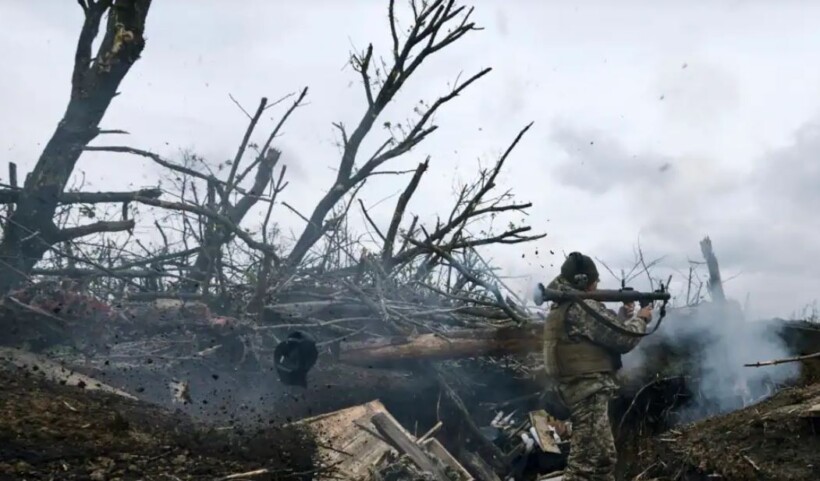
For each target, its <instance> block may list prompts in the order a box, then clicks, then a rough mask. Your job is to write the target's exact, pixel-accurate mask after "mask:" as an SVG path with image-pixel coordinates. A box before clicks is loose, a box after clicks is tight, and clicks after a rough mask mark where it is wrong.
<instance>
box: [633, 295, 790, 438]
mask: <svg viewBox="0 0 820 481" xmlns="http://www.w3.org/2000/svg"><path fill="white" fill-rule="evenodd" d="M661 353H666V354H669V353H673V355H672V356H671V357H666V356H662V357H666V358H667V359H672V361H671V362H670V364H669V365H665V366H663V367H662V368H661V367H659V366H658V365H654V361H653V360H655V359H658V358H659V355H661ZM790 355H792V354H791V353H790V352H789V350H788V348H787V346H786V345H785V343H784V341H783V340H782V339H781V338H780V336H779V335H778V332H777V326H776V325H774V324H773V323H770V322H765V321H747V320H746V319H745V317H744V315H743V311H742V310H741V308H740V306H739V305H738V304H737V303H736V302H734V301H728V302H726V303H705V304H702V305H700V306H698V307H696V308H686V309H680V310H675V311H672V312H670V314H669V316H667V319H666V320H664V321H663V325H662V326H661V328H660V329H659V330H658V331H657V332H656V333H655V334H653V335H652V336H649V337H648V338H646V339H644V340H643V341H642V342H641V344H640V345H639V346H638V347H637V348H636V349H635V350H634V351H633V352H631V353H629V354H628V355H626V356H625V357H624V372H625V373H626V375H627V376H628V377H633V376H634V377H639V378H642V379H646V378H647V377H648V376H647V375H652V374H656V373H657V374H660V375H661V376H672V375H685V376H688V379H687V386H689V387H690V390H691V391H692V399H691V401H690V402H689V403H688V404H687V405H686V406H685V407H684V408H683V410H682V411H680V412H679V413H678V414H679V416H680V421H682V422H690V421H695V420H698V419H701V418H704V417H708V416H713V415H717V414H722V413H726V412H730V411H734V410H736V409H740V408H743V407H744V406H747V405H749V404H752V403H755V402H758V401H760V400H762V399H764V398H766V397H768V396H769V395H771V394H772V393H773V392H774V390H775V389H776V386H777V385H779V384H782V383H785V382H787V381H789V380H790V379H791V378H793V377H794V376H796V375H797V374H799V368H798V366H797V365H795V364H780V365H775V366H765V367H745V366H744V364H749V363H754V362H758V361H765V360H769V359H778V358H783V357H788V356H790ZM660 369H665V370H668V371H670V372H664V373H658V371H659V370H660Z"/></svg>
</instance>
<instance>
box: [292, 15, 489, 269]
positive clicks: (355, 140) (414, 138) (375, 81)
mask: <svg viewBox="0 0 820 481" xmlns="http://www.w3.org/2000/svg"><path fill="white" fill-rule="evenodd" d="M410 3H411V7H412V11H413V23H412V26H411V27H410V29H409V33H408V34H407V38H405V39H404V40H402V39H400V38H399V33H398V31H399V28H398V26H397V23H396V17H395V15H394V4H395V1H394V0H391V1H390V7H389V19H390V31H391V33H392V39H393V48H392V52H391V62H390V63H389V66H388V65H383V67H382V68H379V67H378V65H376V63H375V62H374V57H373V45H369V46H368V47H367V49H366V50H365V52H364V53H363V54H358V55H354V56H353V57H352V59H351V61H352V64H353V66H354V68H355V69H356V70H357V71H358V72H359V73H360V75H361V77H362V83H363V87H364V94H365V99H366V101H367V104H366V108H365V112H364V114H363V115H362V118H361V119H360V120H359V123H358V125H357V126H356V128H355V129H354V130H353V131H352V133H350V135H348V132H347V129H346V128H345V127H344V125H342V124H341V123H340V124H336V127H337V128H338V130H339V132H340V134H341V137H342V148H343V152H342V158H341V161H340V163H339V170H338V173H337V175H336V179H335V180H334V182H333V185H332V186H331V188H330V190H329V191H328V192H327V193H326V194H325V195H324V197H322V199H321V200H319V202H318V203H317V204H316V207H315V208H314V209H313V212H312V213H311V214H310V216H309V217H308V219H307V224H306V225H305V228H304V230H303V231H302V233H301V234H300V235H299V236H298V238H297V240H296V243H295V245H294V246H293V249H292V250H291V251H290V253H289V254H288V256H287V258H286V259H285V263H286V265H287V266H288V267H290V268H291V269H292V268H294V267H295V266H297V265H298V264H299V263H300V262H301V261H302V259H303V258H304V257H305V255H306V254H307V253H308V251H309V250H310V249H311V247H313V245H314V244H315V243H316V242H317V241H318V240H319V239H321V238H322V236H323V234H324V233H325V232H326V231H327V230H328V229H331V228H332V227H333V226H334V225H335V222H337V221H338V219H331V220H330V221H326V217H327V215H328V213H330V212H331V210H332V209H333V207H334V206H335V205H336V204H337V203H338V202H339V201H340V200H341V199H342V198H343V197H344V196H345V195H346V194H347V193H348V192H350V191H351V190H353V189H354V188H356V187H357V186H358V185H360V184H361V183H363V182H365V181H366V180H367V178H368V177H370V176H371V175H372V174H373V173H374V171H375V170H376V169H377V168H378V167H380V166H381V165H383V164H384V163H385V162H387V161H389V160H391V159H394V158H396V157H398V156H400V155H402V154H404V153H406V152H408V151H409V150H411V149H412V148H413V147H415V146H416V145H418V144H419V143H420V142H421V141H423V140H424V139H425V138H426V137H427V136H428V135H430V134H431V133H433V132H434V131H435V130H436V129H437V126H436V125H434V124H432V117H433V114H435V112H436V111H437V110H438V109H439V108H440V107H441V106H442V105H444V104H445V103H447V102H449V101H450V100H452V99H454V98H455V97H456V96H458V95H459V94H460V93H461V92H463V91H464V89H466V88H467V87H468V86H469V85H470V84H472V83H473V82H475V81H476V80H478V79H479V78H481V77H483V76H484V75H486V74H487V73H489V72H490V70H491V69H489V68H486V69H484V70H481V71H480V72H478V73H476V74H475V75H473V76H472V77H470V78H468V79H467V80H465V81H462V82H460V83H457V84H456V85H455V86H454V88H453V89H452V91H450V92H449V93H448V94H446V95H443V96H441V97H439V98H438V99H437V100H436V101H435V102H433V103H432V104H431V105H430V106H429V107H427V108H426V109H424V110H423V111H422V112H421V114H420V117H419V118H418V119H417V120H416V121H415V122H411V123H410V125H409V126H408V128H407V129H401V130H402V132H403V133H402V134H400V135H398V136H392V137H391V138H389V139H387V140H386V141H385V142H383V143H382V145H381V146H380V147H379V148H378V149H377V150H376V151H375V152H374V153H373V154H372V155H371V156H370V157H369V158H368V159H367V160H366V161H365V162H364V163H362V164H360V165H357V160H358V158H359V149H360V147H361V145H362V142H363V141H364V139H365V137H366V136H367V135H368V134H369V133H370V131H371V129H372V127H373V125H375V123H376V121H377V120H378V118H379V116H380V114H381V113H382V112H383V111H384V109H385V107H386V106H387V105H388V104H389V103H390V101H391V100H393V98H394V97H395V96H396V94H397V93H398V92H399V90H400V89H401V87H402V86H403V85H404V84H405V83H406V82H407V81H408V80H409V78H410V77H411V76H412V75H413V73H415V72H416V71H417V70H418V68H419V66H421V64H422V63H423V62H424V61H425V60H426V59H427V58H428V57H430V56H431V55H433V54H434V53H436V52H438V51H439V50H441V49H443V48H445V47H447V46H448V45H451V44H452V43H453V42H455V41H457V40H458V39H460V38H461V37H463V36H464V35H466V34H467V33H468V32H470V31H473V30H476V27H475V24H474V23H472V22H471V21H470V15H471V13H472V9H466V8H465V7H463V6H461V7H457V6H456V5H455V0H448V1H444V0H436V1H433V2H418V1H416V0H413V1H411V2H410ZM374 90H375V92H374Z"/></svg>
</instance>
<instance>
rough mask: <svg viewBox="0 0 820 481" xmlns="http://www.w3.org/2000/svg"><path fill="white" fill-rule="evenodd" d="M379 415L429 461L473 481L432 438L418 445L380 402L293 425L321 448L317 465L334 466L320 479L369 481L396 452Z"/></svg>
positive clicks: (465, 480) (318, 452)
mask: <svg viewBox="0 0 820 481" xmlns="http://www.w3.org/2000/svg"><path fill="white" fill-rule="evenodd" d="M376 415H379V416H378V418H379V419H383V420H386V421H384V423H386V424H389V425H390V426H393V427H394V428H395V429H396V430H398V431H400V432H401V433H402V434H403V435H404V436H405V437H406V438H407V439H409V440H410V441H411V443H412V444H413V445H414V446H416V447H417V448H418V449H419V450H422V449H426V450H428V453H425V456H427V459H428V460H429V459H430V458H431V457H433V458H436V460H437V461H438V462H440V463H441V465H443V466H446V467H447V468H449V469H452V470H453V471H454V472H455V473H458V475H459V478H460V479H462V480H463V481H472V479H473V478H472V476H470V473H469V472H468V471H467V470H466V469H464V466H462V465H461V464H459V462H458V461H457V460H456V459H455V458H454V457H453V456H452V455H450V453H448V452H447V450H446V449H445V448H444V446H442V445H441V443H439V442H438V441H437V440H436V439H432V438H430V439H427V440H426V441H423V442H422V443H419V442H418V441H417V440H416V438H415V437H414V436H413V435H412V434H410V433H409V432H408V431H407V430H406V429H404V427H402V426H401V424H399V422H398V421H397V420H396V419H395V418H394V417H393V416H392V415H391V414H390V413H389V412H388V411H387V409H386V408H385V407H384V405H383V404H382V403H381V402H380V401H378V400H374V401H370V402H368V403H366V404H361V405H358V406H353V407H350V408H347V409H342V410H340V411H336V412H332V413H327V414H323V415H319V416H315V417H312V418H307V419H302V420H300V421H297V422H295V423H293V425H300V426H304V427H306V428H307V429H308V430H309V431H310V432H311V433H312V434H313V435H314V437H315V439H316V441H317V447H318V449H317V454H318V461H317V464H321V465H322V466H333V467H334V469H333V472H332V475H331V473H330V472H329V471H328V470H324V469H320V470H318V473H317V476H319V478H318V479H331V478H332V479H334V480H338V479H345V480H361V479H367V478H368V477H369V476H370V471H371V469H373V468H374V467H375V466H378V465H379V463H380V461H381V460H382V459H383V458H384V457H385V456H386V455H387V454H388V453H389V452H390V451H392V450H394V447H393V445H392V442H391V441H390V440H389V438H388V437H387V436H386V435H385V434H384V433H381V431H379V429H378V427H377V426H376V425H375V424H374V422H373V418H374V416H376ZM433 429H435V427H434V428H433ZM431 431H433V430H431ZM428 433H429V432H428ZM429 436H432V434H429ZM429 436H428V438H429ZM399 452H402V451H399ZM422 452H423V451H422ZM413 461H414V462H415V460H413ZM431 462H434V461H432V460H431ZM421 469H424V468H421ZM439 470H441V468H439ZM326 471H327V472H326ZM448 479H449V478H448Z"/></svg>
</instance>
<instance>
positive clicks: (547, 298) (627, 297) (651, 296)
mask: <svg viewBox="0 0 820 481" xmlns="http://www.w3.org/2000/svg"><path fill="white" fill-rule="evenodd" d="M538 291H539V293H540V299H539V298H536V299H535V303H536V304H537V305H539V306H540V305H541V304H543V303H544V302H557V303H561V302H567V301H580V300H583V299H594V300H596V301H600V302H635V301H644V302H646V301H668V300H669V299H670V297H671V296H670V295H669V293H668V292H665V291H658V292H640V291H634V290H629V289H624V290H597V291H559V290H555V289H548V288H546V287H544V285H543V284H538ZM536 297H538V296H536Z"/></svg>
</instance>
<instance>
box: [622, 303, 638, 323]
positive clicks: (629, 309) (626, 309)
mask: <svg viewBox="0 0 820 481" xmlns="http://www.w3.org/2000/svg"><path fill="white" fill-rule="evenodd" d="M621 309H622V311H623V313H624V316H625V317H626V319H629V318H631V317H632V316H633V315H634V314H635V302H634V301H633V302H624V305H623V307H622V308H621Z"/></svg>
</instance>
